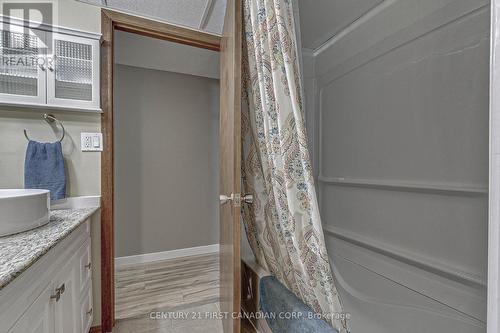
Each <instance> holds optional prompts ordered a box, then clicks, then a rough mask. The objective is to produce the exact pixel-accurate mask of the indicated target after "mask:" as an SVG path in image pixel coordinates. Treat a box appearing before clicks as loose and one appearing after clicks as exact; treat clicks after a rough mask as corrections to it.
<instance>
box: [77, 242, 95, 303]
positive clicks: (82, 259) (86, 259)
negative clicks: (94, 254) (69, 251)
mask: <svg viewBox="0 0 500 333" xmlns="http://www.w3.org/2000/svg"><path fill="white" fill-rule="evenodd" d="M76 262H77V263H78V269H77V270H76V271H77V274H78V277H77V285H78V291H79V293H80V295H83V292H84V289H85V288H86V287H87V285H88V284H89V281H90V279H91V277H92V262H91V250H90V238H89V239H87V240H86V241H85V243H83V245H82V246H81V247H80V249H79V250H78V252H77V260H76Z"/></svg>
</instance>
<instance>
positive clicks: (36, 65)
mask: <svg viewBox="0 0 500 333" xmlns="http://www.w3.org/2000/svg"><path fill="white" fill-rule="evenodd" d="M5 27H7V28H5V30H0V55H1V62H0V102H3V103H22V104H45V103H46V60H47V58H46V56H45V52H46V45H45V43H44V39H45V36H46V33H45V32H43V31H37V30H31V29H29V30H25V29H24V28H23V27H21V26H17V25H13V24H11V25H5ZM35 31H36V34H35V33H34V32H35Z"/></svg>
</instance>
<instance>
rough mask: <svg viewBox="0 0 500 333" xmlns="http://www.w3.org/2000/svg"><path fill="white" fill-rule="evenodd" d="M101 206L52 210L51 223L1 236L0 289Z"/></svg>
mask: <svg viewBox="0 0 500 333" xmlns="http://www.w3.org/2000/svg"><path fill="white" fill-rule="evenodd" d="M98 209H99V208H97V207H93V208H80V209H61V210H52V211H51V212H50V222H49V223H48V224H46V225H44V226H42V227H39V228H36V229H33V230H29V231H26V232H21V233H18V234H15V235H10V236H4V237H0V289H2V288H4V287H5V286H6V285H8V284H9V283H10V282H12V280H14V279H15V278H16V277H17V276H19V275H20V274H21V273H22V272H24V271H25V270H27V269H28V268H29V267H30V266H31V265H33V264H34V263H35V262H36V261H37V260H38V259H40V257H42V256H43V255H44V254H45V253H47V252H48V251H49V250H50V249H51V248H53V247H54V246H56V245H57V243H59V242H60V241H61V240H62V239H64V237H66V236H67V235H69V234H70V233H71V232H72V231H73V230H75V229H76V228H77V227H78V226H79V225H80V224H82V223H83V222H84V221H85V220H87V218H89V217H90V216H91V215H92V214H94V213H95V212H96V211H97V210H98Z"/></svg>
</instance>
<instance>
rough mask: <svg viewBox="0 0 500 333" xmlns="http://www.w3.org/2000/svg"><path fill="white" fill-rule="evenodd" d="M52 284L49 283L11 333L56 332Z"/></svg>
mask: <svg viewBox="0 0 500 333" xmlns="http://www.w3.org/2000/svg"><path fill="white" fill-rule="evenodd" d="M51 296H52V285H48V286H47V287H46V288H45V289H44V291H43V292H42V294H41V295H40V296H38V298H37V299H36V301H35V302H34V303H33V304H32V305H31V306H30V307H29V308H28V310H26V312H25V313H24V315H23V316H22V317H21V318H20V319H19V320H18V322H17V323H16V325H14V327H13V328H11V329H10V331H9V333H54V305H55V300H53V299H51Z"/></svg>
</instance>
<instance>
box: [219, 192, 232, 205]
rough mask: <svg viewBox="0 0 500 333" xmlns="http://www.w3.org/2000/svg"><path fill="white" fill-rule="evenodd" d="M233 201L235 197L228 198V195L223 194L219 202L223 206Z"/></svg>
mask: <svg viewBox="0 0 500 333" xmlns="http://www.w3.org/2000/svg"><path fill="white" fill-rule="evenodd" d="M231 200H233V196H232V195H231V196H230V197H229V196H227V195H224V194H221V195H220V196H219V202H220V204H221V205H223V204H225V203H226V202H228V201H231Z"/></svg>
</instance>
